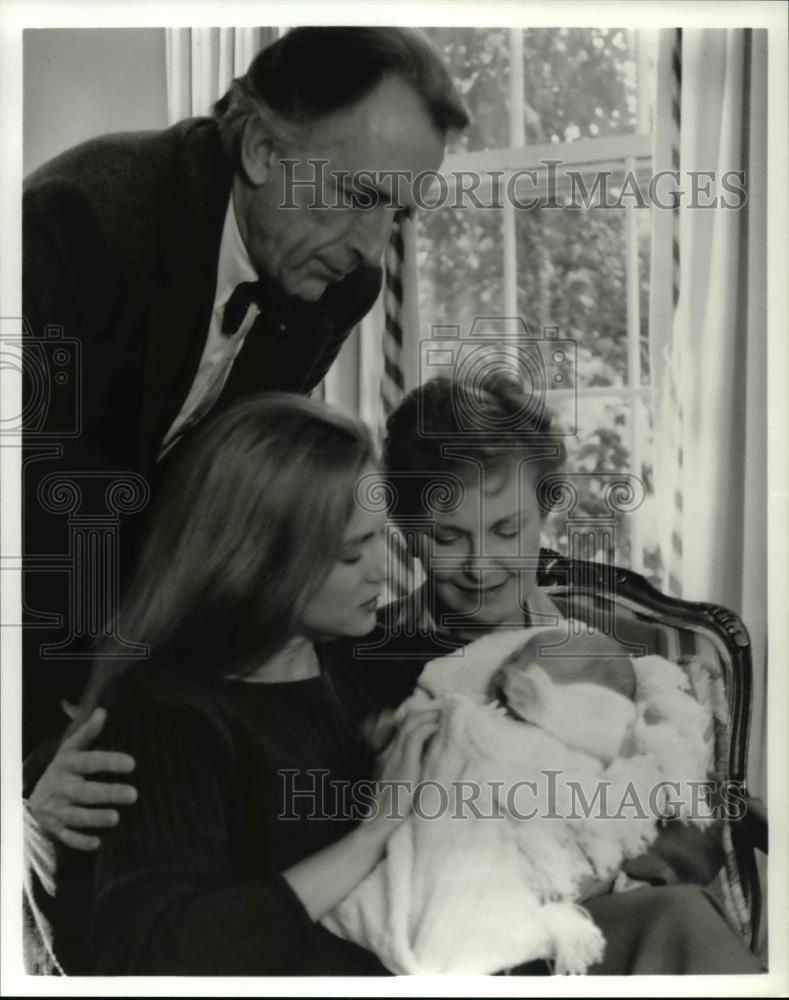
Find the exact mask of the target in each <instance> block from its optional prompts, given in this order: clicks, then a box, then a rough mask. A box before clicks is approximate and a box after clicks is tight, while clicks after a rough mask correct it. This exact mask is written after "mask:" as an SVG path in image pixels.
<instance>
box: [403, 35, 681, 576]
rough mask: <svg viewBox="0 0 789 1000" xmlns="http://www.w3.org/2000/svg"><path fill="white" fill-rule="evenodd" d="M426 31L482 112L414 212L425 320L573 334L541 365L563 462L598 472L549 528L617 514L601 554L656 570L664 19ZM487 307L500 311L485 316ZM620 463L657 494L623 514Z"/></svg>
mask: <svg viewBox="0 0 789 1000" xmlns="http://www.w3.org/2000/svg"><path fill="white" fill-rule="evenodd" d="M427 34H428V35H429V36H430V37H431V39H432V41H433V42H434V43H435V44H436V45H437V47H438V48H439V50H440V51H441V52H442V54H443V56H444V58H445V59H446V60H447V62H448V64H449V67H450V71H451V73H452V75H453V78H454V79H455V80H456V81H457V82H458V84H459V86H460V89H461V91H462V92H463V94H464V97H465V99H466V101H467V103H468V105H469V108H470V110H471V112H472V115H473V117H474V122H473V124H472V126H471V127H470V128H469V129H468V130H467V132H466V133H465V134H463V135H462V136H459V137H458V138H457V139H456V140H455V142H454V144H453V145H452V146H451V147H450V149H449V152H448V156H447V158H446V160H445V162H444V165H443V167H442V173H443V175H444V177H445V178H446V189H445V190H444V191H443V192H441V197H439V196H438V194H436V195H435V196H434V200H435V201H436V203H437V205H438V207H435V208H432V209H430V210H428V211H425V212H422V213H420V217H419V235H418V267H419V279H420V280H419V288H420V291H419V297H420V315H421V325H422V334H423V336H424V335H425V334H426V332H427V331H429V330H432V336H433V337H436V338H437V339H438V340H440V338H441V337H442V336H443V334H442V331H441V329H439V330H436V327H439V328H442V327H443V328H452V327H455V328H457V330H458V336H459V337H460V339H461V340H463V341H464V342H465V343H466V345H467V346H469V341H474V340H475V338H476V339H478V337H479V333H480V329H481V324H482V325H483V326H484V324H485V323H487V324H488V325H493V326H495V320H494V319H491V318H492V317H499V318H501V317H510V318H512V317H518V316H519V317H521V318H522V320H523V321H525V323H526V324H527V327H528V331H529V335H530V336H532V337H536V338H538V339H541V340H545V343H546V344H547V339H546V338H552V337H557V336H558V337H559V338H561V339H566V340H567V341H569V343H570V344H571V345H573V347H574V354H573V359H574V363H573V364H572V365H569V366H567V367H566V369H565V370H564V371H563V372H562V378H561V379H556V380H554V381H549V382H548V383H546V387H545V391H546V404H547V405H548V406H549V407H550V408H551V410H552V411H554V412H555V413H556V415H557V419H558V420H559V422H560V424H562V426H563V428H564V429H565V430H566V431H567V432H568V435H569V436H568V437H567V439H566V442H567V445H568V452H569V468H570V469H571V470H573V471H575V472H581V473H587V475H584V476H577V477H574V479H573V483H574V485H575V487H576V488H577V489H578V491H579V499H578V501H577V503H576V505H575V508H574V509H573V510H572V511H570V512H567V511H563V512H555V513H553V514H551V515H550V517H549V518H548V520H547V522H546V539H545V541H546V544H548V545H550V546H552V547H554V548H557V549H559V550H562V551H567V549H568V545H570V539H569V528H568V517H573V518H575V519H576V520H577V519H578V518H579V516H581V517H587V518H596V519H598V522H599V518H600V516H601V515H605V516H607V517H608V518H611V517H612V516H613V517H614V519H615V531H614V535H613V551H608V550H606V546H605V543H603V542H602V541H601V543H600V546H599V547H598V549H597V551H596V552H595V553H594V555H595V558H600V559H609V558H610V559H611V560H612V561H615V562H616V563H617V564H619V565H626V566H631V567H632V568H633V569H635V570H637V571H638V572H642V573H644V574H645V575H646V576H647V578H648V579H650V580H651V581H652V582H653V583H654V584H656V585H659V584H660V582H661V569H660V557H659V548H658V545H657V538H656V525H655V523H654V514H653V503H654V501H653V496H652V459H651V388H650V382H649V350H648V346H649V339H648V337H649V330H648V304H649V270H650V232H651V220H650V214H651V213H650V210H649V209H648V208H647V207H646V206H647V204H648V202H647V198H646V194H645V189H646V183H647V179H648V178H649V176H650V171H651V145H652V143H651V128H652V116H653V115H652V105H653V100H652V92H653V89H654V85H653V80H654V69H655V63H656V47H657V35H656V33H654V32H641V31H639V32H635V31H632V30H630V31H626V30H624V29H622V30H618V29H613V28H611V29H605V28H599V29H596V28H589V29H574V28H550V29H526V30H521V29H493V28H490V29H487V28H435V29H428V30H427ZM425 201H426V203H427V204H428V206H429V205H430V204H431V203H432V202H431V200H430V199H428V198H426V199H425ZM639 206H641V207H639ZM475 317H488V319H478V320H477V323H476V325H475V322H474V321H475ZM507 322H509V321H507ZM505 326H506V323H505ZM511 330H512V327H511V326H510V331H511ZM503 333H504V336H505V337H506V336H507V331H506V330H503ZM442 343H443V342H442ZM548 349H550V345H548ZM421 374H422V377H427V376H428V375H429V374H432V373H431V372H429V371H425V370H423V371H422V373H421ZM554 382H556V384H554ZM576 418H577V424H576V425H575V426H573V422H574V420H575V419H576ZM573 431H574V433H570V432H573ZM623 473H631V474H635V475H636V476H637V477H638V479H639V480H640V481H641V483H642V484H643V488H644V491H645V497H646V499H645V501H644V502H643V503H641V504H639V503H638V501H637V498H636V502H635V503H634V505H633V506H634V507H635V509H634V510H632V511H618V512H616V513H615V514H614V515H612V514H611V513H610V511H609V508H608V507H607V506H606V501H605V497H606V490H607V488H608V487H610V485H611V482H612V476H613V474H623ZM600 537H601V538H602V537H603V536H600ZM576 554H578V553H576ZM585 554H586V556H587V557H588V556H589V555H590V554H591V553H589V552H588V551H586V553H585Z"/></svg>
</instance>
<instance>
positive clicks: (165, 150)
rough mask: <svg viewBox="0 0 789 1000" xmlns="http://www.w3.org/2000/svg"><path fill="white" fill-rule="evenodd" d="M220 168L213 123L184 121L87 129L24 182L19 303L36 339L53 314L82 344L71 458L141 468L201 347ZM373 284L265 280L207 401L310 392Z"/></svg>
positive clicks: (212, 279)
mask: <svg viewBox="0 0 789 1000" xmlns="http://www.w3.org/2000/svg"><path fill="white" fill-rule="evenodd" d="M232 173H233V171H232V164H231V163H230V161H229V160H228V158H227V157H226V156H225V155H224V153H223V150H222V147H221V144H220V139H219V133H218V129H217V125H216V123H215V122H214V121H213V120H212V119H207V118H202V119H201V118H198V119H191V120H188V121H185V122H180V123H179V124H177V125H175V126H173V127H172V128H170V129H166V130H165V131H162V132H148V133H123V134H119V135H110V136H103V137H101V138H98V139H94V140H91V141H89V142H86V143H84V144H82V145H80V146H77V147H76V148H75V149H72V150H69V151H68V152H66V153H64V154H62V155H61V156H59V157H57V158H56V159H54V160H52V161H50V162H49V163H47V164H45V165H44V166H43V167H41V168H40V169H39V170H37V171H36V172H35V173H34V174H32V175H31V176H30V177H29V178H28V179H27V181H26V184H25V192H24V202H23V205H24V210H23V248H24V282H23V289H24V294H23V299H24V313H25V317H26V319H27V321H28V324H29V327H30V329H31V331H32V334H33V335H34V336H40V335H41V334H42V332H43V330H44V328H45V326H46V325H47V324H56V325H60V326H62V327H63V330H64V335H65V336H66V337H76V338H79V340H80V341H81V345H82V351H81V354H82V372H81V387H82V392H81V402H82V434H81V442H80V446H79V451H80V453H81V457H84V458H85V459H90V458H95V459H96V460H97V461H98V462H99V463H100V464H101V465H102V466H104V465H111V466H112V467H115V468H119V469H126V470H133V471H139V472H142V473H146V472H147V471H149V470H150V468H151V466H152V463H153V462H154V461H155V458H156V455H157V452H158V449H159V446H160V444H161V440H162V437H163V436H164V434H165V432H166V431H167V429H168V428H169V426H170V424H171V423H172V421H173V419H174V418H175V416H176V415H177V414H178V412H179V410H180V408H181V405H182V403H183V401H184V399H185V398H186V395H187V393H188V391H189V388H190V387H191V385H192V381H193V379H194V376H195V373H196V371H197V367H198V364H199V361H200V357H201V354H202V351H203V347H204V345H205V338H206V334H207V332H208V324H209V320H210V315H211V309H212V306H213V300H214V293H215V288H216V269H217V261H218V257H219V243H220V239H221V235H222V225H223V222H224V217H225V211H226V209H227V203H228V198H229V196H230V186H231V180H232ZM380 282H381V274H380V271H379V270H378V269H374V270H371V269H369V268H359V269H357V270H356V271H354V272H353V273H352V274H351V275H349V276H348V277H347V278H346V279H345V280H344V281H343V282H341V283H340V284H338V285H334V286H330V287H329V288H328V289H327V291H326V293H325V294H324V296H323V297H322V299H321V300H320V302H318V303H316V304H308V303H303V302H300V301H298V300H296V299H293V298H288V297H286V296H285V295H284V294H282V293H281V292H280V291H279V290H278V289H277V288H276V286H274V284H273V283H270V284H269V285H268V287H267V297H266V300H265V303H264V305H263V308H262V312H261V315H260V316H259V317H258V319H257V320H256V322H255V324H254V325H253V327H252V329H251V330H250V332H249V334H248V335H247V338H246V340H245V343H244V347H243V348H242V350H241V352H240V354H239V356H238V358H237V359H236V363H235V365H234V368H233V371H232V372H231V375H230V378H229V379H228V383H227V384H226V386H225V390H224V392H223V396H222V399H221V400H220V403H219V404H218V405H220V406H224V405H227V404H228V403H230V402H232V401H233V400H235V399H238V398H239V397H241V396H244V395H247V394H250V393H255V392H260V391H262V390H285V391H292V392H299V393H306V392H309V391H310V390H311V389H313V388H314V387H315V386H316V385H317V384H318V383H319V382H320V380H321V379H322V378H323V376H324V374H325V373H326V371H327V370H328V368H329V366H330V365H331V363H332V361H333V360H334V358H335V357H336V355H337V352H338V351H339V349H340V347H341V345H342V343H343V341H344V340H345V338H346V336H347V335H348V333H349V332H350V330H351V329H352V327H353V326H354V325H355V324H356V323H357V322H358V321H359V319H360V318H361V317H362V316H364V315H365V314H366V313H367V312H368V311H369V309H370V308H371V306H372V304H373V302H374V301H375V298H376V296H377V294H378V290H379V288H380ZM65 395H66V394H61V395H59V394H57V393H54V392H53V408H52V412H51V414H50V418H49V419H50V423H51V425H52V426H53V427H55V428H56V427H57V424H58V416H59V414H58V407H60V406H70V405H71V401H70V400H69V399H67V398H65ZM62 417H63V424H68V423H69V421H70V414H69V413H63V414H62Z"/></svg>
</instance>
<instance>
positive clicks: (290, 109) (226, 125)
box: [214, 27, 470, 162]
mask: <svg viewBox="0 0 789 1000" xmlns="http://www.w3.org/2000/svg"><path fill="white" fill-rule="evenodd" d="M390 75H396V76H399V77H401V78H402V79H403V80H404V81H405V82H406V83H409V84H410V85H411V86H412V87H413V88H414V90H415V91H416V92H417V93H418V94H419V95H420V97H421V98H422V100H423V101H424V104H425V109H426V111H427V113H428V114H429V116H430V118H431V120H432V121H433V124H434V125H435V127H436V129H437V130H438V131H440V132H441V133H442V134H444V135H446V134H447V133H448V132H450V131H452V130H460V129H464V128H465V127H466V126H467V125H468V124H469V121H470V118H469V114H468V111H467V110H466V107H465V104H464V103H463V100H462V98H461V97H460V94H459V93H458V91H457V89H456V88H455V85H454V83H453V82H452V78H451V77H450V75H449V71H448V69H447V67H446V65H445V63H444V61H443V59H442V58H441V56H440V55H439V53H438V52H437V51H436V49H435V48H434V47H433V45H432V44H431V43H430V42H429V41H428V39H427V38H426V37H425V36H424V35H423V34H422V33H421V32H418V31H415V30H413V29H409V28H311V27H310V28H294V29H293V30H292V31H289V32H288V33H287V34H286V35H283V36H282V38H280V39H278V40H277V41H276V42H273V43H272V44H271V45H269V46H267V47H266V48H265V49H262V50H261V51H260V52H259V53H258V54H257V55H256V56H255V58H254V59H253V60H252V63H251V64H250V66H249V69H248V70H247V72H246V73H245V74H244V76H241V77H238V78H237V79H235V80H233V82H232V83H231V85H230V88H229V90H228V91H227V93H226V94H225V95H224V97H222V98H221V99H220V100H219V101H217V103H216V105H215V106H214V115H215V117H216V118H217V119H218V121H219V127H220V131H221V135H222V141H223V144H224V146H225V150H226V151H227V153H228V154H229V155H231V156H232V157H233V158H234V159H235V160H236V161H237V162H238V160H239V154H240V146H241V139H242V136H243V134H244V129H245V128H246V124H247V121H249V120H250V119H251V118H252V119H254V118H257V119H258V120H262V122H263V124H264V127H265V129H266V131H267V134H268V135H269V136H270V137H271V138H272V139H273V140H274V141H275V142H277V143H278V144H285V145H291V144H293V143H297V142H298V141H299V140H300V139H301V138H302V137H303V136H304V135H305V134H306V132H307V129H308V127H309V126H310V125H311V124H312V123H314V122H315V121H316V120H318V119H319V118H321V117H323V116H324V115H328V114H331V113H332V112H333V111H338V110H339V109H341V108H344V107H348V106H350V105H352V104H354V103H355V102H356V101H359V100H361V99H362V98H364V97H366V96H367V94H369V93H370V92H371V91H372V90H373V89H374V88H375V87H376V86H377V85H378V84H379V83H380V82H381V81H382V80H383V79H384V78H385V77H387V76H390Z"/></svg>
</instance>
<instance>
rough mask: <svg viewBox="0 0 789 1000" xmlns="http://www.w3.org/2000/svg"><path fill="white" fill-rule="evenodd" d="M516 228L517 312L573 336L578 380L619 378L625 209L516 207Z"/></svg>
mask: <svg viewBox="0 0 789 1000" xmlns="http://www.w3.org/2000/svg"><path fill="white" fill-rule="evenodd" d="M515 232H516V239H517V255H518V257H517V261H518V312H519V313H520V315H522V316H523V318H524V319H525V320H526V322H527V324H528V325H529V326H534V327H535V328H536V329H542V328H543V327H545V326H546V325H551V326H558V327H559V331H560V334H561V336H562V337H567V338H571V339H573V340H575V341H577V343H578V372H577V380H578V383H577V384H578V385H580V386H582V387H587V386H613V385H625V384H626V383H627V299H626V292H627V281H626V263H627V262H626V246H625V235H626V234H625V210H624V209H613V208H612V209H606V208H590V209H572V210H570V209H562V208H536V209H532V210H531V211H518V212H516V216H515ZM646 274H647V275H648V274H649V269H648V268H647V270H646Z"/></svg>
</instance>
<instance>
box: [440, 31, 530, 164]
mask: <svg viewBox="0 0 789 1000" xmlns="http://www.w3.org/2000/svg"><path fill="white" fill-rule="evenodd" d="M424 30H425V34H427V36H428V37H429V38H430V40H431V41H432V42H433V44H434V45H436V46H437V47H438V49H439V51H440V52H441V54H442V56H443V57H444V60H445V61H446V63H447V65H448V67H449V72H450V74H451V76H452V79H453V80H454V81H455V83H456V85H457V87H458V89H459V90H460V92H461V94H462V95H463V99H464V100H465V102H466V104H467V106H468V108H469V110H470V111H471V114H472V117H473V121H472V123H471V126H470V127H469V128H468V129H466V131H465V132H464V133H463V135H458V136H453V137H452V138H451V140H450V145H449V146H448V147H447V152H450V153H456V152H460V151H461V150H479V149H496V148H500V147H503V146H509V144H510V134H509V88H510V33H509V29H507V28H426V29H424Z"/></svg>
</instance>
